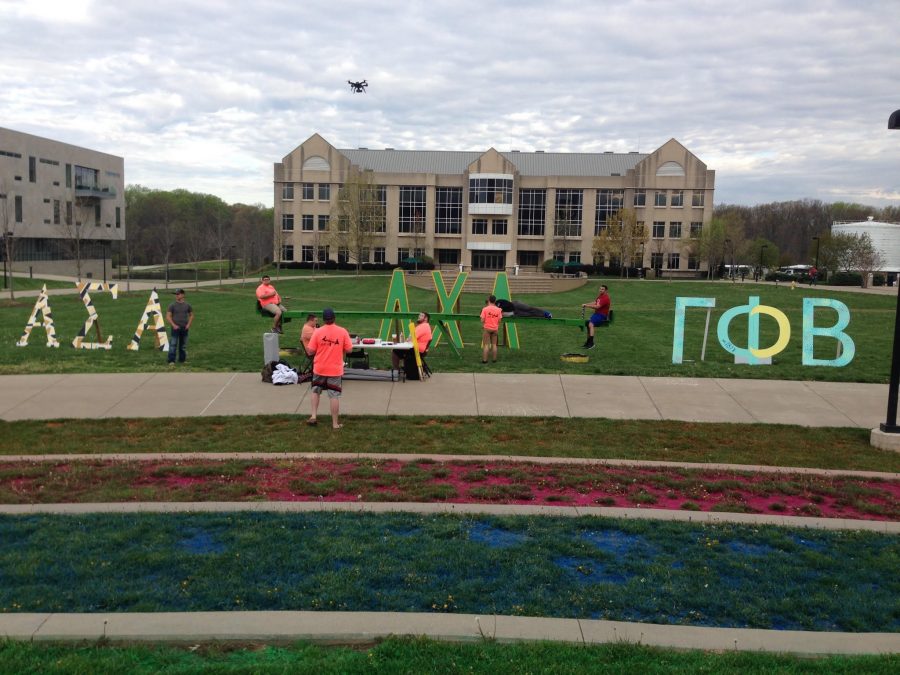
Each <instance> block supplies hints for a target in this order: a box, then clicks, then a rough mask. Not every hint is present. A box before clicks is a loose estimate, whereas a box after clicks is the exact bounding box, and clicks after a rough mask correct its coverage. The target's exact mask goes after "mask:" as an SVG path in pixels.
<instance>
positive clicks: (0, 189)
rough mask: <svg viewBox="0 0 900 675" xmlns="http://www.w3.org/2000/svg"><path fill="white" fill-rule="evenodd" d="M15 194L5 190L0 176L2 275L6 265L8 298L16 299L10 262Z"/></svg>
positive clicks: (13, 235) (13, 249) (13, 232)
mask: <svg viewBox="0 0 900 675" xmlns="http://www.w3.org/2000/svg"><path fill="white" fill-rule="evenodd" d="M10 202H12V203H13V206H10ZM14 205H15V195H12V194H10V193H8V192H7V191H6V186H5V185H4V183H3V179H2V178H0V234H2V236H3V261H4V262H3V267H4V270H3V273H4V275H5V274H6V273H7V269H6V268H7V267H8V268H9V298H10V300H15V299H16V294H15V291H14V290H13V279H14V277H13V270H12V263H13V260H14V259H15V249H16V245H15V213H14V212H15V206H14ZM3 280H4V282H5V281H6V277H4V279H3Z"/></svg>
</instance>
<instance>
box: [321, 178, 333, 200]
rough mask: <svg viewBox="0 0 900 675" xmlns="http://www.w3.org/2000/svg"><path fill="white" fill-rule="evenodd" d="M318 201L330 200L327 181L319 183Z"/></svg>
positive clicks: (329, 189) (329, 188)
mask: <svg viewBox="0 0 900 675" xmlns="http://www.w3.org/2000/svg"><path fill="white" fill-rule="evenodd" d="M319 201H320V202H328V201H331V185H329V184H328V183H319Z"/></svg>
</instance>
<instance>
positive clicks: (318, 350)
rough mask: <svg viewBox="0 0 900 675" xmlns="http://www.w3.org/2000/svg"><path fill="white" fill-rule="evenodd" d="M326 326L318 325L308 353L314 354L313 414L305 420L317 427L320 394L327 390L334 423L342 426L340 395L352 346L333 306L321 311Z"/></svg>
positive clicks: (311, 396)
mask: <svg viewBox="0 0 900 675" xmlns="http://www.w3.org/2000/svg"><path fill="white" fill-rule="evenodd" d="M322 320H323V321H324V322H325V325H324V326H321V327H320V328H317V329H316V330H315V332H314V333H313V335H312V337H311V338H310V340H309V347H307V349H306V351H307V353H308V354H309V355H310V356H312V357H313V376H312V380H310V392H311V393H310V402H311V404H312V414H311V415H310V417H309V419H308V420H306V423H307V424H308V425H309V426H311V427H314V426H316V425H317V424H318V423H319V422H318V413H319V398H320V396H321V394H322V392H323V391H326V392H328V403H329V406H330V409H331V427H332V428H333V429H340V428H342V427H343V426H344V425H343V424H341V423H340V420H339V419H338V415H339V413H340V404H341V402H340V400H339V399H340V396H341V392H342V378H343V376H344V355H345V354H349V353H350V352H351V351H352V350H353V344H352V343H351V342H350V333H348V332H347V331H346V329H344V328H342V327H341V326H338V325H337V324H336V323H335V322H334V310H333V309H331V308H330V307H326V308H325V309H324V310H323V312H322Z"/></svg>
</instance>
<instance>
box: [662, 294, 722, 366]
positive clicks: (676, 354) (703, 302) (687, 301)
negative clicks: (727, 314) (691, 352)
mask: <svg viewBox="0 0 900 675" xmlns="http://www.w3.org/2000/svg"><path fill="white" fill-rule="evenodd" d="M715 306H716V299H715V298H675V333H674V335H673V337H672V363H682V362H683V361H684V315H685V310H686V309H687V308H688V307H706V308H707V309H709V308H712V307H715ZM708 323H709V315H708V314H707V324H708ZM703 345H704V347H705V346H706V333H704V334H703Z"/></svg>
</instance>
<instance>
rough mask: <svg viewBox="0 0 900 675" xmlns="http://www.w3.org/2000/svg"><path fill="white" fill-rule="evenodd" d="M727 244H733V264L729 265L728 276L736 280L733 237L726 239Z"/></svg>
mask: <svg viewBox="0 0 900 675" xmlns="http://www.w3.org/2000/svg"><path fill="white" fill-rule="evenodd" d="M725 244H731V265H729V269H728V276H730V277H731V281H732V282H733V281H734V242H733V241H731V239H726V240H725Z"/></svg>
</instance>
